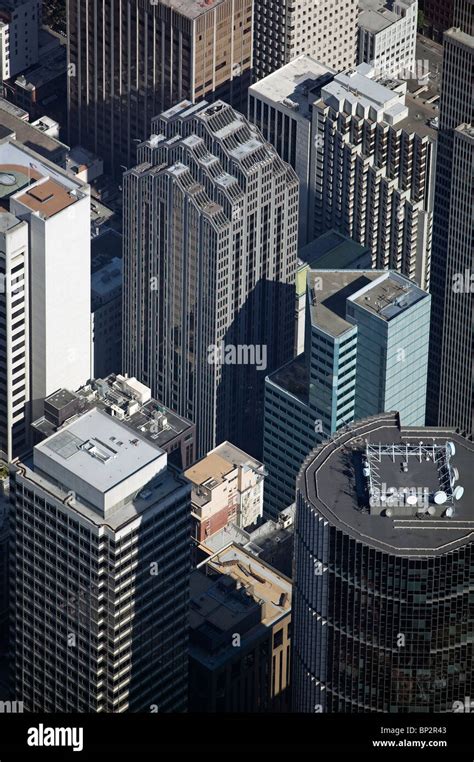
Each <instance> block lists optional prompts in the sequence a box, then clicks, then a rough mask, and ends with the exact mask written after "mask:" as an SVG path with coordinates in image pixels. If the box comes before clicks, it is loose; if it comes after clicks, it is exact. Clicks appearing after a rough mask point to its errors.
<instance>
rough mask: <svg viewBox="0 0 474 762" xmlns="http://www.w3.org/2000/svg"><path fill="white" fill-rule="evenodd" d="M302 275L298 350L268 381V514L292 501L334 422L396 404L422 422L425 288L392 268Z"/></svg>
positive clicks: (406, 417) (410, 421)
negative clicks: (302, 341) (304, 468)
mask: <svg viewBox="0 0 474 762" xmlns="http://www.w3.org/2000/svg"><path fill="white" fill-rule="evenodd" d="M307 278H308V289H307V306H306V326H307V327H306V346H305V352H304V354H303V355H299V357H297V358H296V359H295V360H292V361H291V362H290V363H287V364H286V365H284V366H283V367H282V368H280V369H279V370H277V371H276V372H275V373H273V374H270V375H269V376H268V377H267V379H266V386H265V419H264V442H263V462H264V463H265V467H266V469H267V472H268V474H267V477H266V479H265V512H266V513H267V514H270V515H272V516H275V515H277V514H278V512H279V511H281V510H282V509H283V508H285V507H286V506H287V505H289V504H290V503H292V502H293V499H294V494H295V481H296V476H297V474H298V471H299V469H300V467H301V464H302V462H303V461H304V459H305V458H306V456H307V454H308V452H309V451H310V450H311V449H312V448H313V447H314V446H315V445H316V444H317V443H318V442H321V441H323V440H325V439H327V437H329V436H331V435H332V434H333V433H334V432H335V431H337V430H338V429H340V428H341V427H343V426H345V425H347V424H348V423H351V422H352V421H354V420H357V419H359V418H364V417H365V416H367V415H374V414H375V413H381V412H383V411H385V410H396V409H398V410H399V411H400V415H401V418H402V421H403V423H404V424H406V425H421V424H423V423H424V421H425V402H426V384H427V366H428V344H429V324H430V296H429V294H427V293H426V292H425V291H422V290H421V289H420V288H418V286H416V285H415V284H414V283H412V282H411V281H409V280H408V279H407V278H404V277H403V276H401V275H399V274H398V273H394V272H390V271H389V272H385V271H377V270H369V271H361V270H355V271H350V270H318V271H315V270H311V271H309V273H308V276H307ZM414 326H416V330H414Z"/></svg>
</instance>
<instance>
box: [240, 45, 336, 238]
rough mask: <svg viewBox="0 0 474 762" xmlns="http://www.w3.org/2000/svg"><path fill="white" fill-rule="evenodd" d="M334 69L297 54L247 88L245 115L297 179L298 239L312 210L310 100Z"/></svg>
mask: <svg viewBox="0 0 474 762" xmlns="http://www.w3.org/2000/svg"><path fill="white" fill-rule="evenodd" d="M335 73H336V72H335V70H334V69H330V68H329V67H327V66H324V65H323V64H321V63H319V61H315V60H314V59H313V58H311V57H310V56H308V55H302V56H299V58H295V60H294V61H291V63H288V64H287V65H286V66H284V67H283V68H282V69H279V70H278V72H275V73H274V74H272V75H271V76H270V77H266V78H265V79H263V80H261V81H260V82H256V83H255V84H254V85H252V87H251V88H250V89H249V119H250V121H252V122H254V123H255V124H256V125H257V126H258V127H259V129H260V130H261V131H262V133H263V135H264V137H265V138H266V139H267V140H268V141H269V142H270V143H272V145H274V146H275V148H276V150H277V151H278V154H279V155H280V156H281V158H282V159H283V160H284V161H287V162H288V163H289V164H291V166H292V167H293V169H294V170H295V172H296V174H297V175H298V178H299V181H300V200H299V231H298V233H299V235H298V243H299V245H300V246H304V245H305V244H306V243H308V241H311V240H312V239H313V237H314V236H313V216H314V210H313V209H312V207H311V206H310V204H309V196H310V187H311V184H312V176H311V151H312V134H311V133H312V124H311V118H310V115H311V105H310V103H311V101H312V100H315V99H316V97H317V96H319V93H320V90H321V86H322V84H323V83H325V82H330V81H331V80H332V79H333V77H334V75H335Z"/></svg>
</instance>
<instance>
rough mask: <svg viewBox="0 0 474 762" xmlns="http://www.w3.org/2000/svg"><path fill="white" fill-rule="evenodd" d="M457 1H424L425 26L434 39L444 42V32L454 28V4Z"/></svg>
mask: <svg viewBox="0 0 474 762" xmlns="http://www.w3.org/2000/svg"><path fill="white" fill-rule="evenodd" d="M455 1H456V0H424V4H423V5H424V8H423V14H424V17H425V25H426V26H427V27H428V29H429V30H430V33H431V35H432V37H433V38H434V39H435V40H438V41H439V42H442V41H443V32H445V31H446V30H447V29H449V28H450V27H451V26H453V14H454V4H455Z"/></svg>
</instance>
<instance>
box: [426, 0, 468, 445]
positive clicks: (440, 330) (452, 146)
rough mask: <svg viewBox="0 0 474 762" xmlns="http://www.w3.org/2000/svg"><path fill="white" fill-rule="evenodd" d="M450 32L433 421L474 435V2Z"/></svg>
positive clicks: (463, 7)
mask: <svg viewBox="0 0 474 762" xmlns="http://www.w3.org/2000/svg"><path fill="white" fill-rule="evenodd" d="M454 14H455V17H454V24H455V28H453V29H450V30H449V31H447V32H446V33H445V35H444V55H443V79H442V85H441V101H440V114H439V136H438V161H437V173H436V192H435V204H434V223H433V245H432V261H431V285H430V289H431V293H432V297H433V312H432V326H431V344H430V372H429V375H430V381H429V386H428V407H427V421H428V423H431V424H438V425H441V426H455V427H459V428H460V429H461V430H462V431H464V432H467V433H471V432H474V422H473V410H474V405H473V393H474V384H473V365H472V363H473V356H474V355H473V340H474V334H473V311H472V310H473V306H472V305H473V302H472V292H473V285H472V271H473V266H474V259H473V249H472V243H473V234H474V213H473V208H472V189H473V186H474V169H473V166H474V127H473V120H474V90H473V87H472V82H473V78H474V0H459V2H456V4H455V8H454Z"/></svg>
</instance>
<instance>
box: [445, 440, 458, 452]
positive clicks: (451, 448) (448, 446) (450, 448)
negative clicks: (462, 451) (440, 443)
mask: <svg viewBox="0 0 474 762" xmlns="http://www.w3.org/2000/svg"><path fill="white" fill-rule="evenodd" d="M446 449H447V451H448V452H449V454H450V455H456V446H455V444H454V442H446Z"/></svg>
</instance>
